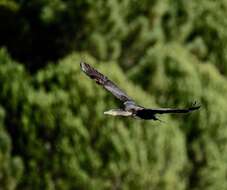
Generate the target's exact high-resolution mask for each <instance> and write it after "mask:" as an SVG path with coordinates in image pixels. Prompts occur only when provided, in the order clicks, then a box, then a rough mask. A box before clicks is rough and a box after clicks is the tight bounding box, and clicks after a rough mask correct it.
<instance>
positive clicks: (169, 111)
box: [138, 106, 200, 115]
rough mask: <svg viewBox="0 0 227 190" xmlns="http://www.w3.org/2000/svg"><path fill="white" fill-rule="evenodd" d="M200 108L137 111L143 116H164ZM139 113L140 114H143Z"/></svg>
mask: <svg viewBox="0 0 227 190" xmlns="http://www.w3.org/2000/svg"><path fill="white" fill-rule="evenodd" d="M199 108H200V106H192V107H189V108H183V109H180V108H157V109H143V110H139V111H138V112H143V113H144V114H151V115H152V114H166V113H189V112H192V111H194V110H197V109H199ZM143 113H140V114H143Z"/></svg>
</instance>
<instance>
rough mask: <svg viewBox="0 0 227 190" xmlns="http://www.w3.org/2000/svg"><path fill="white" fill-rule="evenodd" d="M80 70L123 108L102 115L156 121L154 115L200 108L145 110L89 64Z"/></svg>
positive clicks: (82, 63) (84, 64)
mask: <svg viewBox="0 0 227 190" xmlns="http://www.w3.org/2000/svg"><path fill="white" fill-rule="evenodd" d="M80 66H81V69H82V70H83V71H84V72H85V73H86V74H87V75H88V76H89V77H90V78H91V79H93V80H95V82H96V83H97V84H99V85H101V86H103V88H105V89H106V90H107V91H109V92H111V93H112V94H113V95H114V96H115V97H116V98H118V99H119V100H120V101H122V102H123V105H124V108H122V109H111V110H109V111H105V112H104V114H108V115H112V116H125V117H128V116H131V117H135V118H141V119H145V120H158V118H157V117H156V114H166V113H188V112H191V111H194V110H197V109H199V108H200V106H195V105H194V106H192V107H190V108H184V109H179V108H157V109H147V108H144V107H142V106H139V105H138V104H136V102H135V101H133V100H132V99H131V98H130V97H129V96H128V95H127V94H126V93H125V92H123V91H122V90H121V89H120V88H119V87H118V86H117V85H116V84H115V83H113V82H112V81H111V80H109V79H108V78H107V77H106V76H104V75H103V74H101V73H100V72H98V71H97V70H96V69H94V68H93V67H91V66H90V65H89V64H87V63H84V62H81V63H80Z"/></svg>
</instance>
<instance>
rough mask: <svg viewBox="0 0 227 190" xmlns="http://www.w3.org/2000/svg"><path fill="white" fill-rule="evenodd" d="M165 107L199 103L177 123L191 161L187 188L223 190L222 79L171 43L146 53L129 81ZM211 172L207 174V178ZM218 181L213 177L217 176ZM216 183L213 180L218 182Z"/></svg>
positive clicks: (226, 131) (226, 106) (226, 104)
mask: <svg viewBox="0 0 227 190" xmlns="http://www.w3.org/2000/svg"><path fill="white" fill-rule="evenodd" d="M143 73H146V75H145V76H147V77H145V80H144V81H143V82H144V83H140V85H141V86H142V87H143V88H144V89H145V90H146V91H148V92H151V93H152V94H154V95H155V96H156V97H155V99H156V100H157V101H158V102H159V104H161V105H163V106H165V105H168V106H173V105H179V106H186V105H185V104H186V103H187V102H185V100H192V99H193V100H194V99H195V100H200V102H201V104H202V109H201V110H200V112H199V113H197V114H195V115H193V116H194V117H193V116H191V117H192V118H190V120H189V118H186V119H183V120H182V121H181V122H180V125H181V126H182V130H184V131H185V134H186V136H185V138H186V141H187V151H188V156H189V159H190V161H191V162H192V166H193V167H192V168H191V174H190V175H191V176H190V177H189V186H188V187H189V188H190V189H225V186H226V185H227V184H226V179H225V172H224V171H227V165H226V164H225V162H226V147H227V141H226V139H227V128H226V124H227V118H226V114H225V113H226V112H227V101H226V96H225V95H226V93H227V87H226V83H227V80H226V78H224V77H223V76H221V75H220V74H219V72H218V71H217V69H216V68H215V67H214V66H213V65H211V64H207V65H203V64H198V60H196V59H195V57H192V56H191V54H190V52H188V51H187V50H185V49H183V48H182V46H179V45H176V44H169V45H162V44H160V45H157V46H156V47H155V48H151V50H149V51H148V53H147V55H146V56H144V59H143V60H141V62H140V63H139V64H138V65H137V66H136V67H134V68H133V69H131V71H130V72H129V76H130V77H131V79H132V80H133V81H134V82H138V81H140V79H141V78H142V77H144V76H142V75H141V74H143ZM211 173H212V174H211ZM217 176H218V177H217ZM217 178H218V180H217Z"/></svg>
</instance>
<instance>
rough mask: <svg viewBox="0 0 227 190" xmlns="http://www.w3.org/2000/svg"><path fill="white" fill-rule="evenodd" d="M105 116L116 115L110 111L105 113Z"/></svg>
mask: <svg viewBox="0 0 227 190" xmlns="http://www.w3.org/2000/svg"><path fill="white" fill-rule="evenodd" d="M104 114H105V115H115V113H114V112H113V111H112V110H108V111H105V112H104Z"/></svg>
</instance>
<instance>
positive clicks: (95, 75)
mask: <svg viewBox="0 0 227 190" xmlns="http://www.w3.org/2000/svg"><path fill="white" fill-rule="evenodd" d="M80 66H81V69H82V70H83V71H84V72H85V73H86V74H87V75H88V76H89V77H90V78H91V79H93V80H95V82H96V83H97V84H99V85H101V86H103V87H104V88H105V89H106V90H108V91H109V92H111V93H112V94H113V95H114V96H115V97H116V98H118V99H119V100H121V101H122V102H126V101H132V99H131V98H130V97H129V96H128V95H127V94H126V93H125V92H123V91H122V90H121V89H120V88H119V87H118V86H117V85H116V84H115V83H114V82H112V81H111V80H109V79H108V78H107V77H106V76H104V75H103V74H102V73H100V72H98V71H97V70H96V69H94V68H93V67H91V66H90V65H89V64H87V63H84V62H81V63H80Z"/></svg>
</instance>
